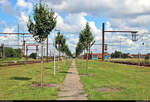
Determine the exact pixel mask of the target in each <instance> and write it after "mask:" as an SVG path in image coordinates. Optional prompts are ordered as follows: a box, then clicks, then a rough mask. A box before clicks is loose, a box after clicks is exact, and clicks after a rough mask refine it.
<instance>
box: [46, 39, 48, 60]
mask: <svg viewBox="0 0 150 102" xmlns="http://www.w3.org/2000/svg"><path fill="white" fill-rule="evenodd" d="M46 61H47V63H48V37H47V58H46Z"/></svg>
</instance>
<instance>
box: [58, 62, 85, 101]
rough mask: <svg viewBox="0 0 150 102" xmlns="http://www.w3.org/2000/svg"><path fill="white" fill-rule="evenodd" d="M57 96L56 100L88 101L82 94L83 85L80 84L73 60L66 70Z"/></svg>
mask: <svg viewBox="0 0 150 102" xmlns="http://www.w3.org/2000/svg"><path fill="white" fill-rule="evenodd" d="M58 96H59V98H57V100H88V95H87V94H85V93H84V90H83V85H82V84H81V83H80V76H79V75H78V71H77V69H76V67H75V60H73V62H72V65H71V67H70V69H69V70H68V73H67V75H66V78H65V80H64V84H63V85H62V86H61V88H60V92H58Z"/></svg>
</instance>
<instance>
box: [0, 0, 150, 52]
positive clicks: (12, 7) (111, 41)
mask: <svg viewBox="0 0 150 102" xmlns="http://www.w3.org/2000/svg"><path fill="white" fill-rule="evenodd" d="M37 1H38V0H37ZM44 2H45V3H46V4H47V5H48V7H49V8H53V10H54V11H55V12H56V15H57V26H56V28H57V29H60V31H61V32H62V33H63V34H64V35H65V37H66V38H67V43H68V45H69V48H70V49H71V51H72V52H75V47H76V43H77V42H78V34H79V33H77V32H80V31H81V30H82V29H83V28H84V26H85V24H86V22H89V25H90V27H91V31H92V33H93V36H94V38H95V40H96V43H97V44H100V43H101V39H102V38H101V29H102V27H101V26H102V22H105V25H106V26H105V27H106V29H107V30H137V31H139V32H138V35H143V38H140V40H138V41H137V42H133V41H132V39H131V34H128V37H127V36H126V35H125V34H120V33H108V34H106V35H105V38H106V39H105V40H106V43H108V45H112V46H108V52H109V53H111V52H113V51H115V50H120V39H122V42H121V50H122V51H123V52H126V53H128V52H130V53H138V52H140V53H148V52H149V50H148V49H149V44H148V43H149V37H150V36H149V34H148V33H149V29H150V28H149V24H150V1H148V0H136V1H135V0H124V1H121V0H111V1H110V0H95V1H92V2H91V0H82V1H81V0H44ZM34 4H35V2H33V1H32V0H0V32H17V25H18V24H19V25H20V32H28V30H27V27H26V23H27V21H28V16H29V15H32V13H33V6H34ZM68 32H69V33H68ZM54 33H56V32H54V31H53V32H51V35H50V36H49V40H50V42H51V43H52V42H53V38H54V37H53V36H54ZM11 39H12V40H11ZM16 39H17V37H15V36H14V38H12V37H11V36H10V38H9V37H4V36H0V44H1V43H8V44H9V43H10V44H15V43H17V42H16V41H17V40H16ZM142 39H143V40H142ZM145 39H148V40H145ZM27 40H28V41H29V42H30V43H33V42H34V39H29V38H28V39H27ZM143 42H145V45H144V46H143V45H142V43H143ZM21 43H22V41H20V44H21ZM34 43H35V42H34ZM115 45H116V46H115ZM51 47H52V46H51ZM92 49H93V52H100V53H101V46H97V45H95V46H93V47H92ZM51 50H53V47H52V48H51Z"/></svg>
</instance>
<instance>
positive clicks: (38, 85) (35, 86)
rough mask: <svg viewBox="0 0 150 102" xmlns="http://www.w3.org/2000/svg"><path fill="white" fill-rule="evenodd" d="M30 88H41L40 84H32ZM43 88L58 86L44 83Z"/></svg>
mask: <svg viewBox="0 0 150 102" xmlns="http://www.w3.org/2000/svg"><path fill="white" fill-rule="evenodd" d="M31 87H32V88H38V87H41V84H40V83H32V84H31ZM43 87H56V88H58V87H59V84H50V83H44V84H43Z"/></svg>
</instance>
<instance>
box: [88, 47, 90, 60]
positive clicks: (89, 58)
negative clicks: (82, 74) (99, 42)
mask: <svg viewBox="0 0 150 102" xmlns="http://www.w3.org/2000/svg"><path fill="white" fill-rule="evenodd" d="M88 59H90V47H89V57H88Z"/></svg>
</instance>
